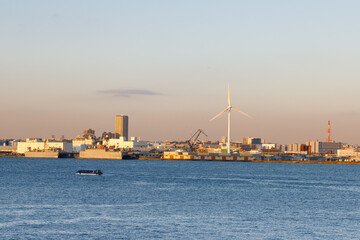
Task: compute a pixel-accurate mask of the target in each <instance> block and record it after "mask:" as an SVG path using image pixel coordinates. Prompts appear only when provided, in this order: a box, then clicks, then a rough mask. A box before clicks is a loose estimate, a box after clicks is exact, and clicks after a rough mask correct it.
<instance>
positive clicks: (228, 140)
mask: <svg viewBox="0 0 360 240" xmlns="http://www.w3.org/2000/svg"><path fill="white" fill-rule="evenodd" d="M227 87H228V106H227V108H225V110H223V111H222V112H221V113H219V114H218V115H216V116H215V117H213V118H212V119H210V121H212V120H214V119H215V118H217V117H219V116H220V115H221V114H223V113H225V112H228V139H227V147H228V153H229V154H230V119H231V109H233V110H235V111H237V112H239V113H241V114H243V115H245V116H246V117H248V118H252V117H251V116H250V115H248V114H246V113H244V112H243V111H240V110H239V109H237V108H234V107H233V106H231V101H230V89H229V83H228V85H227Z"/></svg>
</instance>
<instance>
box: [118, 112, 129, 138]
mask: <svg viewBox="0 0 360 240" xmlns="http://www.w3.org/2000/svg"><path fill="white" fill-rule="evenodd" d="M115 132H116V133H118V134H119V135H120V137H124V140H125V141H127V140H128V139H129V135H128V134H129V117H128V116H126V115H117V116H116V118H115Z"/></svg>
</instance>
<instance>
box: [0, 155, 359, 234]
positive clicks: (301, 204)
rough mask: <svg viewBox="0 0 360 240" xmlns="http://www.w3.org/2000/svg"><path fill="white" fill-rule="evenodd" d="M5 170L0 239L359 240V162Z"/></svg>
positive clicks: (8, 163) (30, 162) (10, 162)
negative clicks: (81, 171)
mask: <svg viewBox="0 0 360 240" xmlns="http://www.w3.org/2000/svg"><path fill="white" fill-rule="evenodd" d="M79 169H100V170H101V171H102V172H103V173H104V174H103V175H101V176H83V175H76V174H75V173H76V171H77V170H79ZM0 170H1V174H0V179H1V180H0V190H1V194H0V212H1V218H0V239H360V165H337V164H295V163H294V164H289V163H251V162H196V161H148V160H122V161H121V160H120V161H119V160H84V159H31V158H0Z"/></svg>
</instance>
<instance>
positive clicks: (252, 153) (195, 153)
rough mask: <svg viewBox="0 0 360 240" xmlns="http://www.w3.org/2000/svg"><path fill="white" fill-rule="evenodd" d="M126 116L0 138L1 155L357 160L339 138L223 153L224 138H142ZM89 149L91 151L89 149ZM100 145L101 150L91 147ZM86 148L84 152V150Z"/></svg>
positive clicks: (243, 144) (246, 146)
mask: <svg viewBox="0 0 360 240" xmlns="http://www.w3.org/2000/svg"><path fill="white" fill-rule="evenodd" d="M128 123H129V118H128V116H126V115H118V116H116V118H115V132H114V133H113V132H104V133H102V135H101V136H100V137H96V135H95V131H94V130H92V129H86V130H84V131H83V133H82V134H81V135H78V136H77V137H76V138H74V139H64V136H61V137H60V138H59V139H55V136H52V137H51V138H49V139H41V138H28V139H25V140H21V139H17V140H14V139H6V140H0V153H1V154H2V155H3V156H4V155H18V156H19V155H26V153H29V152H32V153H34V152H45V151H47V152H60V153H65V154H67V155H65V156H67V157H68V156H78V155H79V154H80V156H81V153H83V155H84V156H89V154H90V155H91V154H94V155H96V156H97V155H99V154H100V155H101V154H102V153H101V151H107V152H109V151H110V152H112V153H111V154H110V153H108V155H109V156H110V155H111V156H112V155H117V154H118V153H114V152H123V153H125V152H126V154H127V155H128V156H130V155H131V154H133V155H132V156H130V157H133V156H134V154H136V156H137V157H143V158H163V159H202V160H208V159H210V160H254V159H255V160H286V161H289V160H297V161H305V160H309V161H311V160H316V161H329V160H330V161H359V162H360V149H359V147H358V146H351V145H347V144H342V143H339V142H330V141H328V142H322V141H318V140H316V141H310V140H309V141H307V142H305V143H293V144H277V143H266V142H265V140H264V139H262V138H257V137H246V138H243V139H242V140H241V141H231V152H232V154H227V139H226V137H223V138H222V139H221V141H217V142H211V141H199V140H197V139H195V140H192V141H191V140H187V141H162V142H153V141H143V140H140V138H138V137H130V138H129V136H128ZM89 149H92V151H89ZM94 149H101V151H97V152H96V151H94ZM85 151H88V152H87V154H84V152H85ZM69 154H70V155H69ZM32 156H33V155H32Z"/></svg>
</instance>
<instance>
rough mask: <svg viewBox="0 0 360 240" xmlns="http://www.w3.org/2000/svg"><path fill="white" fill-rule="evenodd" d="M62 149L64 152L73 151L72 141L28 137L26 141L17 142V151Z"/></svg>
mask: <svg viewBox="0 0 360 240" xmlns="http://www.w3.org/2000/svg"><path fill="white" fill-rule="evenodd" d="M44 150H60V151H62V152H67V153H71V152H73V146H72V142H67V141H52V140H43V139H41V138H34V139H29V138H28V139H26V141H25V142H18V143H17V153H21V154H23V153H25V152H28V151H44Z"/></svg>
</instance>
